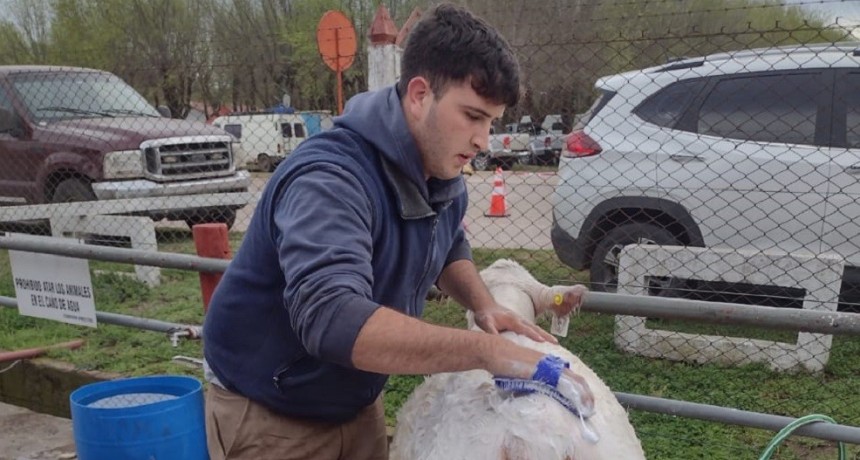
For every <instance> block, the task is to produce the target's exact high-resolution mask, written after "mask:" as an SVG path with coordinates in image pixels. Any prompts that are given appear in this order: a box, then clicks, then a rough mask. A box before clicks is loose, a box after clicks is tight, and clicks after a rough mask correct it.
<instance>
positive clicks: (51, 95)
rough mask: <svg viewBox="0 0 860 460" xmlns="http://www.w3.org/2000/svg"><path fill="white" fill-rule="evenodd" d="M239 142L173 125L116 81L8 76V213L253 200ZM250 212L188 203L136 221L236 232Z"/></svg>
mask: <svg viewBox="0 0 860 460" xmlns="http://www.w3.org/2000/svg"><path fill="white" fill-rule="evenodd" d="M165 115H167V116H165ZM233 142H234V140H233V138H232V137H231V136H230V135H229V134H227V133H226V132H224V131H223V130H221V129H219V128H216V127H213V126H209V125H206V124H204V123H200V122H191V121H185V120H176V119H171V118H169V114H165V113H161V112H160V111H159V110H156V109H155V108H153V107H152V105H150V104H149V103H148V102H147V101H146V99H144V98H143V96H141V95H140V94H139V93H138V92H137V91H135V90H134V89H133V88H132V87H131V86H129V85H128V84H126V83H125V82H124V81H122V80H121V79H120V78H119V77H117V76H115V75H113V74H111V73H109V72H104V71H100V70H93V69H83V68H76V67H48V66H0V206H2V205H8V204H39V203H62V202H70V201H90V200H111V199H121V198H143V197H163V198H164V201H165V202H167V200H176V197H180V196H183V195H186V196H187V195H198V194H217V193H224V192H244V191H247V190H248V186H249V185H250V182H251V178H250V175H249V174H248V172H247V171H243V170H237V169H236V165H235V160H234V157H233ZM159 201H160V200H159ZM182 206H184V205H182ZM242 206H243V204H240V203H235V202H231V204H225V205H217V204H216V205H213V204H212V203H211V202H210V203H209V204H207V205H205V207H200V206H195V204H194V202H193V200H188V206H187V207H177V206H176V205H175V204H174V205H173V206H165V207H164V208H163V209H159V208H158V206H153V207H151V208H147V209H146V210H144V211H140V210H136V211H135V212H134V213H135V214H139V215H140V214H143V215H148V216H150V217H152V218H153V219H155V220H159V219H162V218H167V219H169V220H184V221H185V222H187V223H188V224H189V225H193V224H196V223H201V222H223V223H226V224H227V225H228V226H232V224H233V222H234V221H235V218H236V209H238V208H241V207H242Z"/></svg>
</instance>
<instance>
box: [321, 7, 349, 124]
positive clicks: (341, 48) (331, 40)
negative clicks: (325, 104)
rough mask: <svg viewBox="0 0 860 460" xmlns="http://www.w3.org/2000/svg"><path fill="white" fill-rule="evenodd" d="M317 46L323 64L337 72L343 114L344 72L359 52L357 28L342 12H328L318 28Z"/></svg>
mask: <svg viewBox="0 0 860 460" xmlns="http://www.w3.org/2000/svg"><path fill="white" fill-rule="evenodd" d="M317 46H318V47H319V50H320V55H322V58H323V62H325V64H326V65H327V66H328V67H329V68H330V69H331V70H334V71H335V72H337V110H338V113H343V71H344V70H346V69H348V68H349V66H351V65H352V61H353V60H354V59H355V52H356V50H357V48H358V47H357V42H356V37H355V28H354V27H352V23H351V22H349V18H347V17H346V15H345V14H343V13H341V12H340V11H334V10H332V11H327V12H326V13H325V14H323V17H322V19H320V23H319V26H318V27H317Z"/></svg>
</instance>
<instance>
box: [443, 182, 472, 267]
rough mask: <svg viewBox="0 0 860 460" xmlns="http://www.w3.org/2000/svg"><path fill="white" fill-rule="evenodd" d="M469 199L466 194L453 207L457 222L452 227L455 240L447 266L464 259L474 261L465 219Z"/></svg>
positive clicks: (447, 259)
mask: <svg viewBox="0 0 860 460" xmlns="http://www.w3.org/2000/svg"><path fill="white" fill-rule="evenodd" d="M468 203H469V197H468V195H467V194H466V193H465V192H464V193H463V194H462V195H461V196H459V197H458V198H457V199H456V200H454V204H453V205H452V209H451V212H452V213H453V214H454V216H456V220H455V221H454V222H453V225H452V227H453V228H452V232H453V233H454V234H453V238H452V240H451V249H450V250H449V251H448V256H447V257H446V258H445V266H446V267H447V266H448V265H450V264H452V263H454V262H456V261H458V260H462V259H468V260H472V246H471V245H470V244H469V240H468V239H466V229H465V220H464V219H465V218H466V206H468Z"/></svg>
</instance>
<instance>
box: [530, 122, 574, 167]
mask: <svg viewBox="0 0 860 460" xmlns="http://www.w3.org/2000/svg"><path fill="white" fill-rule="evenodd" d="M568 131H569V130H568V129H567V127H566V125H565V124H564V121H563V118H562V115H560V114H554V115H547V116H546V117H544V119H543V122H541V124H540V126H539V127H537V126H535V127H534V132H533V134H532V138H531V141H530V142H529V163H530V164H533V165H539V166H555V165H558V161H559V160H558V159H559V157H561V150H562V148H563V146H564V137H565V135H566V134H567V132H568Z"/></svg>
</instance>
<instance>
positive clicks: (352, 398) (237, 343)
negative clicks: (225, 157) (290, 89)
mask: <svg viewBox="0 0 860 460" xmlns="http://www.w3.org/2000/svg"><path fill="white" fill-rule="evenodd" d="M467 203H468V199H467V196H466V187H465V183H464V181H463V179H462V178H461V177H458V178H456V179H451V180H446V181H442V180H437V179H430V180H429V181H427V180H425V179H424V174H423V169H422V165H421V158H420V155H419V153H418V150H417V147H416V145H415V143H414V140H413V138H412V136H411V134H410V133H409V130H408V129H407V126H406V120H405V118H404V116H403V110H402V108H401V105H400V100H399V97H398V95H397V92H396V90H395V89H394V88H393V87H391V88H387V89H384V90H380V91H377V92H372V93H364V94H360V95H358V96H355V97H354V98H353V99H352V100H350V102H349V104H348V105H347V110H346V112H345V114H344V115H343V116H342V117H338V118H336V119H335V127H334V129H332V130H330V131H327V132H324V133H321V134H318V135H316V136H314V137H312V138H310V139H308V140H306V141H305V142H303V143H302V144H301V146H300V147H299V148H298V149H296V150H295V151H294V152H293V153H292V154H291V155H289V157H288V158H287V159H286V160H285V161H284V162H283V163H282V164H281V165H280V166H279V167H278V168H277V170H276V171H275V173H274V174H273V175H272V177H271V179H269V182H268V183H267V184H266V187H265V189H264V191H263V194H262V197H261V198H260V201H259V202H258V204H257V208H256V211H255V212H254V216H253V218H252V219H251V222H250V224H249V227H248V231H247V233H246V234H245V238H244V241H243V242H242V246H241V248H240V249H239V251H238V252H237V254H236V256H235V258H234V259H233V261H232V262H231V263H230V266H229V268H228V269H227V271H226V272H225V273H224V277H223V278H222V279H221V282H220V283H219V285H218V287H217V289H216V290H215V293H214V295H213V297H212V301H211V304H210V308H209V312H208V314H207V316H206V321H205V324H204V355H205V358H206V361H207V364H208V365H209V367H210V368H211V370H212V371H213V372H214V374H215V376H216V377H217V378H218V381H219V382H220V383H221V384H222V385H223V386H225V387H226V388H228V389H230V390H232V391H234V392H237V393H239V394H242V395H244V396H246V397H248V398H250V399H252V400H254V401H257V402H259V403H262V404H264V405H265V406H267V407H269V408H271V409H272V410H274V411H276V412H278V413H281V414H285V415H288V416H295V417H306V418H311V419H317V420H326V421H335V422H339V421H345V420H349V419H350V418H352V417H353V416H354V415H355V414H356V413H357V412H358V411H359V410H360V409H361V408H363V407H365V406H367V405H369V404H371V403H372V402H373V401H374V400H375V399H376V397H377V396H378V395H379V393H380V391H381V390H382V387H383V385H384V384H385V381H386V379H387V376H386V375H380V374H375V373H371V372H364V371H361V370H358V369H355V368H354V367H353V365H352V360H351V356H352V349H353V345H354V343H355V339H356V337H357V336H358V332H359V330H360V329H361V327H362V326H363V325H364V323H365V321H367V318H368V317H370V316H371V315H372V314H373V313H374V312H375V311H376V309H377V308H379V307H380V305H386V306H390V307H393V308H395V309H397V310H399V311H401V312H403V313H406V314H408V315H411V316H415V317H418V316H421V314H422V312H423V309H424V299H425V297H426V295H427V291H428V290H429V289H430V287H431V286H432V285H433V284H434V283H435V282H436V280H437V278H438V277H439V275H440V273H441V272H442V270H443V268H444V267H445V266H447V265H448V264H450V263H451V262H454V261H456V260H460V259H467V258H471V251H470V248H469V245H468V243H467V241H466V239H465V236H464V233H463V228H462V225H461V222H462V220H463V217H464V215H465V211H466V205H467Z"/></svg>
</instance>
